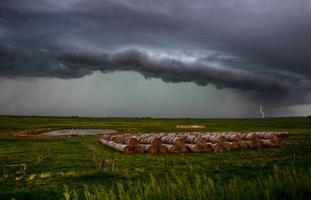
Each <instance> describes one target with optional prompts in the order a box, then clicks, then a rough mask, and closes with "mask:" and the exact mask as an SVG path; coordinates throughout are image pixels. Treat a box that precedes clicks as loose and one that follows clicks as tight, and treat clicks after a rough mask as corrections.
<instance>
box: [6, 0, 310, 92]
mask: <svg viewBox="0 0 311 200" xmlns="http://www.w3.org/2000/svg"><path fill="white" fill-rule="evenodd" d="M310 21H311V2H310V1H308V0H295V1H293V0H275V1H269V0H231V1H227V0H217V1H216V0H208V1H206V0H197V1H194V2H193V1H186V0H171V1H165V0H159V1H148V0H147V1H146V0H136V1H126V0H113V1H112V0H111V1H109V0H106V1H99V0H69V1H60V0H55V1H48V0H41V1H39V0H3V1H1V3H0V38H1V40H2V41H3V43H6V44H9V45H10V44H12V45H13V46H16V47H19V48H18V49H14V48H9V47H8V46H2V47H1V54H2V55H0V59H1V60H0V73H1V74H0V75H1V76H2V77H6V76H7V77H14V76H15V77H16V76H26V77H36V76H39V77H40V76H43V77H60V78H75V77H82V76H85V75H88V74H90V73H92V72H93V71H97V70H99V71H102V72H108V71H124V70H126V71H136V72H139V73H141V74H143V75H144V76H145V77H158V78H161V79H162V80H164V81H167V82H183V81H186V82H189V81H191V82H195V83H197V84H199V85H206V84H207V83H212V84H214V85H216V86H218V87H229V88H237V89H240V90H243V91H244V90H252V91H253V90H255V91H256V90H257V91H259V92H267V93H268V94H270V93H271V92H272V91H273V92H274V91H278V92H281V93H286V92H289V91H292V90H299V91H309V88H310V82H309V80H310V78H311V70H310V66H311V59H310V58H309V57H310V55H309V54H310V52H311V37H310V35H311V23H310ZM1 30H3V32H4V33H3V34H2V35H1ZM130 45H145V46H147V47H148V48H150V49H152V48H153V47H155V48H156V47H159V46H160V47H161V48H162V49H166V48H169V49H170V48H171V49H174V48H176V47H177V48H184V49H186V50H189V51H192V50H196V49H203V50H212V51H217V52H225V53H226V54H229V55H232V56H231V57H223V56H221V54H212V55H209V56H206V58H205V59H201V60H200V59H198V60H197V61H195V62H192V63H185V62H183V61H181V60H177V59H158V58H153V57H150V56H148V55H146V54H144V53H142V51H134V50H132V51H125V52H121V53H120V52H119V53H115V54H114V53H108V54H106V53H94V51H91V52H89V51H87V50H88V49H92V48H95V47H96V48H97V49H98V46H99V47H101V51H100V52H107V50H110V49H117V48H118V47H120V46H121V47H123V46H124V47H127V46H130ZM68 46H69V48H71V47H72V48H78V49H80V50H79V51H70V50H66V49H68ZM84 48H85V49H84ZM25 49H27V51H26V50H25ZM42 49H43V50H42ZM209 62H212V63H219V64H221V65H224V66H225V68H214V67H211V66H210V65H209ZM298 80H299V81H298Z"/></svg>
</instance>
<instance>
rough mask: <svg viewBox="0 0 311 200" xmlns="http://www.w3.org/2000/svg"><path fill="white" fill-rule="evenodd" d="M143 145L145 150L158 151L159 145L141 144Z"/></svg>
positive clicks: (149, 151)
mask: <svg viewBox="0 0 311 200" xmlns="http://www.w3.org/2000/svg"><path fill="white" fill-rule="evenodd" d="M141 146H142V147H143V148H144V150H145V152H147V153H150V154H154V153H157V147H156V146H153V145H151V144H141Z"/></svg>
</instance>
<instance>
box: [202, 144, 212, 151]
mask: <svg viewBox="0 0 311 200" xmlns="http://www.w3.org/2000/svg"><path fill="white" fill-rule="evenodd" d="M201 147H202V149H203V152H213V151H214V149H213V147H212V146H211V145H210V144H206V143H205V144H204V145H201Z"/></svg>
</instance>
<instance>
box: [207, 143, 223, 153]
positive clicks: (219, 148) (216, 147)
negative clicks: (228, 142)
mask: <svg viewBox="0 0 311 200" xmlns="http://www.w3.org/2000/svg"><path fill="white" fill-rule="evenodd" d="M207 144H208V145H210V146H211V147H212V148H213V150H214V152H224V149H223V148H222V146H221V145H220V144H218V143H207Z"/></svg>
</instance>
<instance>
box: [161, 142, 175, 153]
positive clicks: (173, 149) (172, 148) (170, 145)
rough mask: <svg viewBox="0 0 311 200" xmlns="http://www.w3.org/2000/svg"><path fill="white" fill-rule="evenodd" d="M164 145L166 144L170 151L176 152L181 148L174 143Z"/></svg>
mask: <svg viewBox="0 0 311 200" xmlns="http://www.w3.org/2000/svg"><path fill="white" fill-rule="evenodd" d="M162 145H163V146H166V147H167V149H168V151H169V152H171V153H176V152H178V151H179V148H178V147H177V146H175V145H172V144H162Z"/></svg>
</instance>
